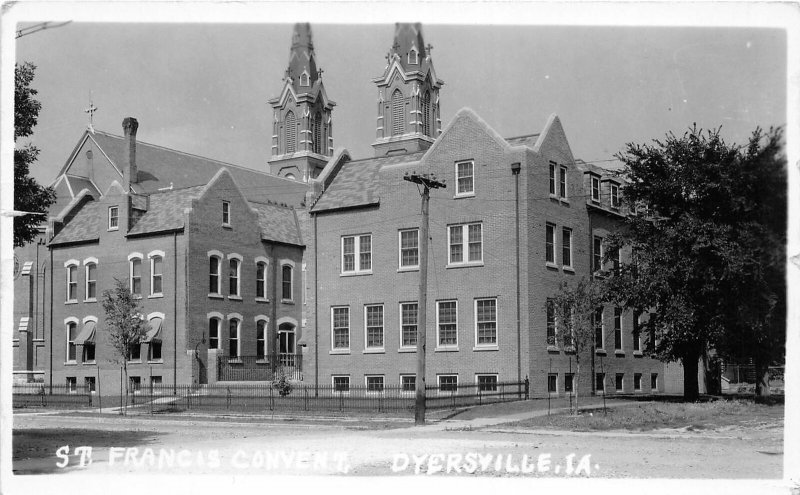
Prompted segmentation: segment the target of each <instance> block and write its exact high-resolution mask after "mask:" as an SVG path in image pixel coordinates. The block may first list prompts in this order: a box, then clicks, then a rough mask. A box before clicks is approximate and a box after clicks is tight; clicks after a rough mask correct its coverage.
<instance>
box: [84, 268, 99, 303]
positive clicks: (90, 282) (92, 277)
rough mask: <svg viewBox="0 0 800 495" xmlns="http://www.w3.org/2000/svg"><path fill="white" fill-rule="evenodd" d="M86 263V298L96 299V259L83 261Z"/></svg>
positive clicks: (89, 299) (88, 299)
mask: <svg viewBox="0 0 800 495" xmlns="http://www.w3.org/2000/svg"><path fill="white" fill-rule="evenodd" d="M84 263H85V265H86V300H87V301H96V300H97V261H94V260H92V261H84Z"/></svg>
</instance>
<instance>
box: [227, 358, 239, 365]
mask: <svg viewBox="0 0 800 495" xmlns="http://www.w3.org/2000/svg"><path fill="white" fill-rule="evenodd" d="M228 362H229V363H232V364H242V360H241V359H239V358H238V357H235V358H228Z"/></svg>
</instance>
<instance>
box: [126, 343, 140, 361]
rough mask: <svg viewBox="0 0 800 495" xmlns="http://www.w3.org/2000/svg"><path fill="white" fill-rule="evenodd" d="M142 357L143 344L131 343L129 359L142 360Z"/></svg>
mask: <svg viewBox="0 0 800 495" xmlns="http://www.w3.org/2000/svg"><path fill="white" fill-rule="evenodd" d="M141 359H142V344H131V345H129V346H128V361H140V360H141Z"/></svg>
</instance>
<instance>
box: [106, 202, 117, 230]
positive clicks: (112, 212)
mask: <svg viewBox="0 0 800 495" xmlns="http://www.w3.org/2000/svg"><path fill="white" fill-rule="evenodd" d="M118 229H119V206H109V207H108V230H118Z"/></svg>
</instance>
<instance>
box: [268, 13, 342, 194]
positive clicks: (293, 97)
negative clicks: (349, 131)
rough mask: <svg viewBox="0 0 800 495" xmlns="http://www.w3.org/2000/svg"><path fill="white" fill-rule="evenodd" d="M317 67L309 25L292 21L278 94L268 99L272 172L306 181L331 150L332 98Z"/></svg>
mask: <svg viewBox="0 0 800 495" xmlns="http://www.w3.org/2000/svg"><path fill="white" fill-rule="evenodd" d="M322 74H323V71H322V70H321V69H318V68H317V61H316V55H315V54H314V43H313V41H312V38H311V26H310V25H309V24H308V23H303V24H295V25H294V30H293V32H292V44H291V48H290V49H289V64H288V66H287V68H286V72H285V73H284V78H283V90H282V91H281V94H280V96H278V97H276V98H273V99H271V100H269V103H270V105H272V109H273V132H272V158H270V159H269V166H270V171H271V172H272V173H273V174H276V175H279V176H282V177H290V178H294V179H297V180H303V181H308V180H309V179H311V178H314V177H316V176H317V175H318V174H319V172H320V171H321V170H322V168H323V167H324V166H325V163H326V162H327V157H329V156H331V155H332V154H333V121H332V118H331V113H332V111H333V107H334V106H335V105H336V103H335V102H333V101H331V100H329V99H328V95H327V94H326V93H325V87H324V86H323V84H322Z"/></svg>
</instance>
